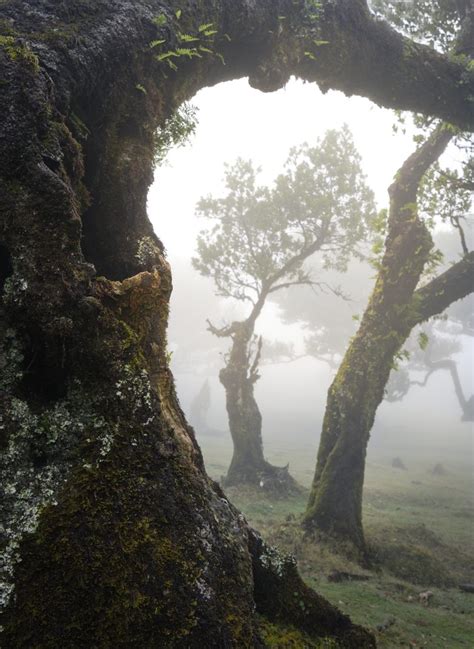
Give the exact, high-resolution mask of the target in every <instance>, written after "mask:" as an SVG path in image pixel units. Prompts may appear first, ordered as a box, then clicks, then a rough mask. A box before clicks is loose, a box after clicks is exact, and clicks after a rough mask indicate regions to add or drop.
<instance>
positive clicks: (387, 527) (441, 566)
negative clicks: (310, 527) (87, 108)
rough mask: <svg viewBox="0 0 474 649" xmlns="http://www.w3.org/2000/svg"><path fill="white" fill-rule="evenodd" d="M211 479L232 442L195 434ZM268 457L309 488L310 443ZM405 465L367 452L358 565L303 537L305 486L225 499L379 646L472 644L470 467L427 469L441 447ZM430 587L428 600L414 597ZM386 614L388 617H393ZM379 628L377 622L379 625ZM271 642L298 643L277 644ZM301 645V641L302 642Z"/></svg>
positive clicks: (234, 493) (440, 648)
mask: <svg viewBox="0 0 474 649" xmlns="http://www.w3.org/2000/svg"><path fill="white" fill-rule="evenodd" d="M199 441H200V443H201V446H202V447H203V452H204V456H205V458H206V465H207V469H208V471H209V473H210V474H211V475H212V477H214V478H216V479H219V478H220V477H221V476H222V475H223V474H225V471H226V467H227V466H228V462H229V461H230V456H231V450H232V449H231V446H230V441H229V440H227V439H224V438H203V437H201V438H200V440H199ZM267 455H268V460H269V461H270V462H272V463H274V464H280V465H284V464H286V463H287V462H288V460H289V461H290V471H291V472H292V475H293V476H294V477H295V478H296V479H297V480H298V481H299V482H300V483H301V484H302V485H303V486H304V487H306V488H309V486H310V482H311V478H312V473H313V467H312V462H313V461H314V458H315V455H316V448H315V447H314V448H311V447H304V448H303V447H302V448H299V449H294V448H290V447H289V446H287V445H285V443H284V442H281V443H280V444H279V445H278V446H274V447H273V448H269V449H268V453H267ZM403 460H404V462H405V463H406V465H407V467H408V470H407V471H403V470H400V469H394V468H392V467H391V457H390V455H385V456H384V455H383V454H378V455H375V456H374V455H371V456H370V457H369V462H368V465H367V472H366V481H365V493H364V526H365V532H366V538H367V542H368V544H369V547H370V549H371V552H372V556H373V558H374V564H373V567H372V568H371V569H370V570H364V569H362V568H361V567H360V566H358V565H356V564H354V563H352V562H351V561H350V560H349V559H347V558H346V557H345V556H344V555H343V554H340V553H338V551H337V548H336V547H334V546H328V545H324V544H321V543H317V542H315V541H314V540H308V539H306V538H305V537H304V535H303V534H302V531H301V529H300V526H299V518H300V516H301V514H302V513H303V511H304V509H305V506H306V499H307V493H302V494H300V495H298V496H293V497H291V498H289V499H287V500H268V499H266V498H265V497H264V496H263V495H262V494H261V493H260V492H258V491H256V490H252V489H240V490H236V489H232V490H228V495H229V496H230V498H231V500H232V501H233V502H234V503H235V504H236V505H237V506H238V507H239V508H240V509H241V510H242V511H243V512H244V514H245V515H246V517H247V519H248V520H249V522H250V524H251V525H253V526H254V527H256V528H257V529H258V530H259V531H260V532H261V533H262V534H263V536H264V537H265V538H266V539H267V540H268V541H269V542H271V543H273V544H275V545H277V546H279V547H280V549H281V550H282V551H284V552H290V553H292V554H294V555H295V556H296V557H297V559H298V563H299V567H300V571H301V574H302V575H303V577H304V578H305V580H306V581H307V583H308V584H309V585H311V586H312V587H314V588H315V589H316V590H317V591H318V592H319V593H321V594H322V595H324V596H325V597H326V598H327V599H328V600H330V601H331V602H333V603H334V604H336V605H337V606H338V607H339V608H340V609H341V610H342V611H344V612H345V613H347V614H348V615H350V616H351V618H352V619H353V620H354V622H357V623H358V624H362V625H364V626H366V627H368V628H371V629H372V630H374V632H375V633H376V636H377V643H378V647H379V648H380V649H391V648H394V647H412V648H415V647H426V648H429V649H462V648H465V649H467V648H472V647H473V646H474V595H472V594H468V593H464V592H461V591H460V590H459V588H458V584H460V583H463V582H464V583H466V582H469V583H473V582H474V551H473V541H474V508H473V496H472V493H473V491H472V486H473V483H472V469H471V467H470V466H469V465H468V464H467V463H466V462H464V463H463V462H462V461H460V460H459V458H455V457H454V456H453V457H451V458H450V456H449V455H444V456H443V463H444V466H445V468H446V474H445V475H443V476H438V475H433V474H432V473H431V472H430V470H431V469H432V467H433V466H434V465H435V464H436V463H438V462H439V461H440V459H439V455H438V456H437V455H436V454H434V455H432V456H431V457H430V456H427V455H426V451H425V455H424V456H423V455H421V454H420V455H419V456H416V455H415V454H414V453H413V452H412V453H410V454H408V452H407V456H406V457H403ZM334 570H339V571H343V572H348V573H352V574H360V575H366V576H368V577H369V579H368V580H367V581H344V582H339V583H334V582H331V581H328V575H329V574H330V573H331V572H332V571H334ZM427 589H429V590H431V591H432V593H433V597H432V599H431V601H430V604H429V606H423V605H422V604H421V603H420V602H419V600H418V596H419V594H420V593H421V592H423V591H426V590H427ZM389 621H392V623H391V624H389ZM377 627H379V629H377ZM270 646H275V647H282V649H283V648H284V647H285V646H287V647H293V646H295V647H297V646H298V643H296V644H294V642H293V644H291V643H288V644H287V645H285V644H281V643H277V644H275V645H272V644H271V643H270ZM301 646H306V645H301Z"/></svg>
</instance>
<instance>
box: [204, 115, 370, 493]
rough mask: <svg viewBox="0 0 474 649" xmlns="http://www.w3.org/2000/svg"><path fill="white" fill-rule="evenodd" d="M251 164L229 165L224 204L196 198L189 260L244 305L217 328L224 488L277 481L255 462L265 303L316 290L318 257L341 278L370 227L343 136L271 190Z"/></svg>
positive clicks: (349, 144)
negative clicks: (259, 334)
mask: <svg viewBox="0 0 474 649" xmlns="http://www.w3.org/2000/svg"><path fill="white" fill-rule="evenodd" d="M258 171H259V170H256V169H255V168H254V167H253V165H252V163H251V162H247V161H244V160H237V162H236V163H235V164H234V165H232V166H228V167H227V170H226V176H225V180H226V194H225V196H224V197H223V198H211V197H208V198H205V199H202V200H201V201H200V203H199V205H198V213H199V214H200V215H201V216H203V217H205V218H207V219H209V220H210V221H211V224H212V225H211V227H210V228H209V229H207V230H204V231H203V232H202V233H201V235H200V236H199V239H198V256H197V257H196V258H195V259H194V260H193V263H194V266H195V268H196V269H197V270H199V272H200V273H202V274H203V275H205V276H208V277H212V278H213V280H214V282H215V284H216V288H217V292H218V294H219V295H221V296H224V297H228V298H233V299H235V300H239V301H241V302H242V303H244V304H249V310H248V314H247V316H246V317H245V318H244V319H243V320H241V321H234V322H232V323H231V324H229V325H227V326H223V327H220V328H218V327H215V326H214V325H212V324H211V323H209V329H210V331H212V333H214V334H215V335H216V336H219V337H229V338H231V340H232V344H231V349H230V352H229V354H228V356H227V357H226V366H225V367H224V368H223V369H222V370H221V372H220V374H219V377H220V380H221V383H222V385H223V386H224V389H225V392H226V406H227V412H228V416H229V427H230V431H231V435H232V440H233V443H234V454H233V458H232V462H231V465H230V468H229V471H228V474H227V478H226V484H228V485H232V484H239V483H253V484H263V485H267V484H268V485H272V488H273V486H275V485H276V486H278V485H281V484H282V483H285V481H288V478H287V474H286V472H285V471H283V472H282V470H280V469H276V468H275V467H272V466H271V465H270V464H269V463H268V462H266V461H265V459H264V454H263V445H262V435H261V429H262V418H261V414H260V411H259V409H258V405H257V403H256V401H255V397H254V385H255V383H256V381H257V380H258V378H259V373H258V368H259V362H260V355H261V349H262V339H261V338H260V339H257V338H256V337H255V335H254V334H255V324H256V321H257V318H258V316H259V315H260V313H261V311H262V309H263V307H264V304H265V302H266V300H267V299H268V298H269V297H271V296H272V295H273V294H274V293H275V292H277V291H281V290H282V289H286V288H289V287H293V286H301V285H308V286H311V287H315V286H317V285H318V282H317V281H316V279H315V278H314V277H312V276H311V274H310V273H309V272H308V271H307V269H306V268H305V267H304V265H303V264H304V262H305V260H307V259H308V258H309V257H310V256H311V255H313V254H315V253H318V256H319V257H320V258H321V260H322V263H323V264H324V266H325V267H326V268H337V269H339V270H344V269H345V268H346V267H347V263H348V260H349V258H350V257H351V256H353V255H357V254H358V248H359V246H360V243H361V241H363V240H364V239H365V238H366V237H367V233H368V230H369V228H370V225H371V222H372V221H373V218H374V205H373V196H372V192H371V191H370V189H369V188H368V187H367V184H366V181H365V178H364V176H363V174H362V172H361V169H360V158H359V155H358V153H357V151H356V149H355V146H354V143H353V141H352V137H351V134H350V132H349V130H348V129H347V127H344V128H343V129H341V130H340V131H328V132H327V133H326V135H325V136H324V138H322V139H321V140H320V141H319V142H317V143H316V144H315V146H313V147H310V146H308V145H307V144H305V145H303V146H301V147H299V148H297V149H293V150H292V151H291V152H290V155H289V158H288V160H287V162H286V164H285V169H284V171H283V173H282V174H280V175H279V176H278V177H277V178H276V180H275V182H274V184H273V185H272V186H271V187H266V186H262V185H259V184H258Z"/></svg>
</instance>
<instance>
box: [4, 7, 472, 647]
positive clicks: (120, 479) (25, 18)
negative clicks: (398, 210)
mask: <svg viewBox="0 0 474 649" xmlns="http://www.w3.org/2000/svg"><path fill="white" fill-rule="evenodd" d="M303 5H304V3H302V2H301V3H300V2H297V3H294V2H293V1H292V0H281V1H279V2H275V1H274V0H260V1H259V2H254V1H250V0H223V1H220V2H215V1H213V0H202V1H201V2H199V3H197V2H195V0H187V1H185V0H183V2H181V3H180V7H179V8H180V10H181V14H180V17H179V18H178V16H177V14H176V9H177V6H176V4H175V3H174V2H170V1H166V0H133V1H131V0H93V1H92V0H64V1H63V2H57V1H56V0H6V1H4V2H2V3H1V7H0V20H1V22H0V27H1V36H0V86H1V92H0V113H1V115H2V120H1V123H0V152H1V155H0V253H1V257H2V260H1V263H0V287H1V290H2V296H1V298H2V299H1V307H0V366H1V368H2V374H1V377H0V401H1V406H2V410H1V428H0V431H1V441H0V444H1V448H2V464H1V474H2V475H1V478H2V481H1V482H2V486H3V488H4V498H3V500H2V505H3V507H2V517H3V521H4V527H3V530H2V537H1V547H2V551H3V556H4V563H3V565H2V580H3V582H4V584H3V590H2V604H4V605H5V606H6V610H5V612H4V615H3V618H2V623H3V626H4V632H3V636H4V638H3V640H2V645H3V646H5V647H9V648H12V649H13V648H20V647H22V648H25V649H26V648H28V649H30V648H32V647H38V648H39V647H41V649H47V648H56V647H58V648H59V647H100V648H101V649H102V648H105V647H114V648H115V647H127V648H128V647H137V648H138V647H140V648H147V647H150V648H151V647H183V648H184V647H186V648H189V647H197V646H203V647H204V646H205V647H239V648H240V647H256V646H259V645H260V641H259V637H258V628H257V625H256V618H255V607H256V609H257V611H259V610H261V611H262V612H263V613H266V614H267V615H269V616H273V617H275V618H278V619H280V620H281V621H283V622H285V621H287V620H288V612H292V611H294V608H295V607H294V600H293V599H292V598H293V597H294V593H295V592H296V593H299V594H300V595H301V597H300V599H301V600H302V601H303V604H304V606H307V609H305V610H307V611H308V613H307V615H304V613H303V609H301V610H302V612H301V613H300V612H299V611H298V615H297V616H296V613H295V617H294V620H295V621H296V623H298V624H300V623H301V625H302V626H304V628H305V629H306V630H308V631H309V632H310V633H312V634H313V635H325V634H331V635H335V636H337V637H339V638H340V640H341V643H342V644H343V645H344V646H348V647H349V646H351V647H370V646H373V640H372V637H371V636H370V635H369V634H368V633H367V632H365V631H363V630H361V629H358V628H355V627H352V626H351V624H350V622H349V620H348V619H347V618H346V617H344V616H342V615H341V614H340V613H339V612H338V611H337V610H335V609H334V608H333V607H331V606H330V605H329V604H327V603H326V602H324V601H323V600H321V599H319V598H317V596H316V595H315V594H314V593H312V592H310V591H309V590H307V589H306V587H305V586H304V585H303V584H302V582H301V581H300V579H299V577H298V576H297V573H296V571H295V570H294V569H293V568H292V569H291V570H289V569H288V570H286V569H285V570H280V569H279V568H278V566H275V560H273V561H270V560H269V559H268V557H267V555H266V554H265V552H262V551H261V546H260V545H259V544H256V542H255V537H254V533H253V532H252V531H251V530H250V529H249V528H248V526H247V525H246V523H245V521H244V520H243V519H242V517H241V516H240V515H239V513H238V512H236V511H235V510H234V509H233V508H232V506H231V505H230V504H229V503H228V501H227V500H226V499H225V497H224V496H223V494H222V493H221V492H220V491H219V489H218V487H217V486H216V485H214V484H213V483H212V482H210V481H209V479H208V478H207V476H206V474H205V471H204V468H203V462H202V458H201V453H200V451H199V448H198V447H197V444H196V442H195V439H194V434H193V431H192V429H190V428H189V426H188V425H187V423H186V421H185V419H184V417H183V414H182V412H181V409H180V407H179V404H178V402H177V399H176V396H175V392H174V386H173V380H172V376H171V374H170V372H169V369H168V367H167V361H166V321H167V310H168V300H169V295H170V291H171V274H170V269H169V267H168V264H167V262H166V260H165V258H164V255H163V252H162V246H161V244H160V242H159V240H158V239H157V237H156V236H155V234H154V233H153V231H152V228H151V225H150V223H149V221H148V219H147V215H146V196H147V189H148V186H149V184H150V182H151V178H152V168H153V140H154V131H155V129H156V127H157V125H159V124H160V123H163V120H164V119H165V118H166V117H167V116H169V115H170V113H171V112H172V111H173V110H174V108H175V107H176V106H177V105H178V104H179V103H180V102H181V101H182V100H184V99H186V98H188V97H191V96H192V95H193V94H194V93H195V92H196V91H197V90H198V89H199V88H201V87H203V86H205V85H209V84H212V83H217V82H219V81H223V80H225V79H231V78H236V77H242V76H245V75H249V76H250V77H251V80H252V83H253V84H254V85H255V86H257V87H259V88H262V89H264V90H271V89H274V88H277V87H279V86H281V85H282V84H283V83H284V82H285V80H286V79H287V78H288V76H289V75H290V74H292V73H294V74H298V75H300V76H304V77H305V78H307V79H309V80H316V81H319V82H320V83H322V84H324V85H325V86H326V87H335V88H339V89H341V90H344V91H345V92H348V93H356V92H357V93H360V94H365V95H367V96H370V97H372V98H373V99H374V100H376V101H378V102H380V103H382V104H384V105H389V106H396V107H398V108H406V109H414V110H420V111H425V112H435V113H437V114H439V115H440V116H442V117H444V118H446V119H448V120H450V121H452V122H455V123H458V124H460V125H466V124H472V122H473V121H474V117H473V114H472V112H471V110H470V103H469V96H470V95H472V94H473V91H472V75H471V76H469V75H470V73H469V72H468V71H467V70H466V68H465V66H464V65H463V63H462V62H460V61H450V60H448V59H445V58H443V57H441V56H439V55H437V54H435V53H433V52H431V51H430V50H429V49H427V48H424V47H422V46H418V45H416V46H415V45H411V44H410V43H409V42H408V41H406V40H404V39H403V38H402V37H401V36H399V35H397V34H396V33H395V32H392V31H391V30H390V29H389V28H388V27H387V26H385V25H383V24H382V23H377V22H374V21H372V19H371V18H370V15H369V14H368V11H367V8H366V5H365V3H364V2H362V1H361V0H357V1H355V2H354V1H352V0H351V2H349V1H348V0H338V1H337V2H334V1H331V2H329V1H328V2H323V3H322V5H321V9H320V10H318V19H317V20H315V19H314V18H308V16H307V15H306V14H305V13H304V7H303ZM282 15H284V16H286V17H287V18H286V23H285V24H284V25H282V24H281V23H282V22H285V21H280V20H279V18H278V16H282ZM161 16H163V17H164V18H161ZM209 22H212V23H213V25H214V28H215V30H216V31H217V35H216V37H215V39H214V40H215V43H214V49H215V51H216V52H218V53H219V54H222V55H223V57H224V58H225V61H226V65H225V66H224V65H223V64H222V61H221V59H220V58H219V57H217V56H212V55H211V54H209V55H208V56H204V55H203V57H202V58H193V59H192V60H188V59H187V57H186V56H184V55H183V56H180V57H179V60H177V61H176V63H177V65H178V70H174V69H170V68H169V67H168V65H167V64H166V60H165V59H162V60H161V61H157V60H156V59H155V58H154V56H153V52H152V51H151V49H150V47H149V43H150V42H151V41H152V40H155V39H156V40H164V41H165V43H166V45H165V47H166V48H168V51H172V50H176V48H177V47H179V42H178V34H179V33H180V32H181V33H188V34H199V33H200V32H199V27H200V26H201V25H203V24H205V23H209ZM315 35H316V37H317V38H320V39H322V40H323V39H324V40H328V41H329V45H328V46H327V47H322V48H321V54H320V56H318V57H317V58H316V60H314V61H313V60H312V59H310V58H308V57H305V56H304V51H305V50H306V49H307V40H308V38H313V37H314V36H315ZM162 53H163V54H166V52H163V51H162ZM267 585H268V587H271V588H274V587H276V586H277V587H278V593H277V594H276V596H275V599H273V598H272V597H269V590H268V587H267ZM12 595H13V596H12ZM272 602H273V604H272ZM306 602H307V603H308V604H306Z"/></svg>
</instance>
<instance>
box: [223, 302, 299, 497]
mask: <svg viewBox="0 0 474 649" xmlns="http://www.w3.org/2000/svg"><path fill="white" fill-rule="evenodd" d="M264 299H265V298H263V300H262V306H263V302H264ZM257 309H258V311H260V310H261V307H260V308H259V305H257ZM256 317H257V314H256V309H254V312H253V313H252V315H251V316H250V317H249V318H248V319H247V320H245V321H243V322H234V323H233V324H232V326H231V330H232V332H231V333H230V334H229V335H231V337H232V346H231V349H230V352H229V357H228V360H227V364H226V366H225V367H224V368H223V369H222V370H221V371H220V373H219V379H220V381H221V383H222V385H223V386H224V390H225V396H226V408H227V414H228V418H229V428H230V433H231V436H232V442H233V454H232V461H231V463H230V466H229V470H228V472H227V475H226V476H225V479H224V486H226V487H232V486H238V485H252V486H257V487H259V488H262V489H263V490H265V491H266V492H267V493H270V494H273V495H288V494H289V493H291V492H295V491H297V490H298V485H297V483H296V481H295V480H294V479H293V478H292V477H291V476H290V474H289V472H288V467H276V466H273V465H272V464H270V463H269V462H267V461H266V460H265V457H264V453H263V441H262V415H261V413H260V410H259V407H258V404H257V401H256V400H255V396H254V386H255V383H256V382H257V380H258V379H259V374H258V365H259V361H260V353H261V347H262V339H261V338H259V339H258V340H256V339H255V337H254V323H255V318H256ZM254 346H255V349H254Z"/></svg>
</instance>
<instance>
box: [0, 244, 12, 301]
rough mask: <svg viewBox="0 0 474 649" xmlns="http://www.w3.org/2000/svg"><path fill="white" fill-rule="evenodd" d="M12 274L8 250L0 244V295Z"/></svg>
mask: <svg viewBox="0 0 474 649" xmlns="http://www.w3.org/2000/svg"><path fill="white" fill-rule="evenodd" d="M12 274H13V264H12V258H11V255H10V252H9V250H8V248H7V247H6V246H5V245H3V244H2V243H0V295H1V294H2V293H3V288H4V286H5V282H6V281H7V279H8V278H9V277H10V276H11V275H12Z"/></svg>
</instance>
